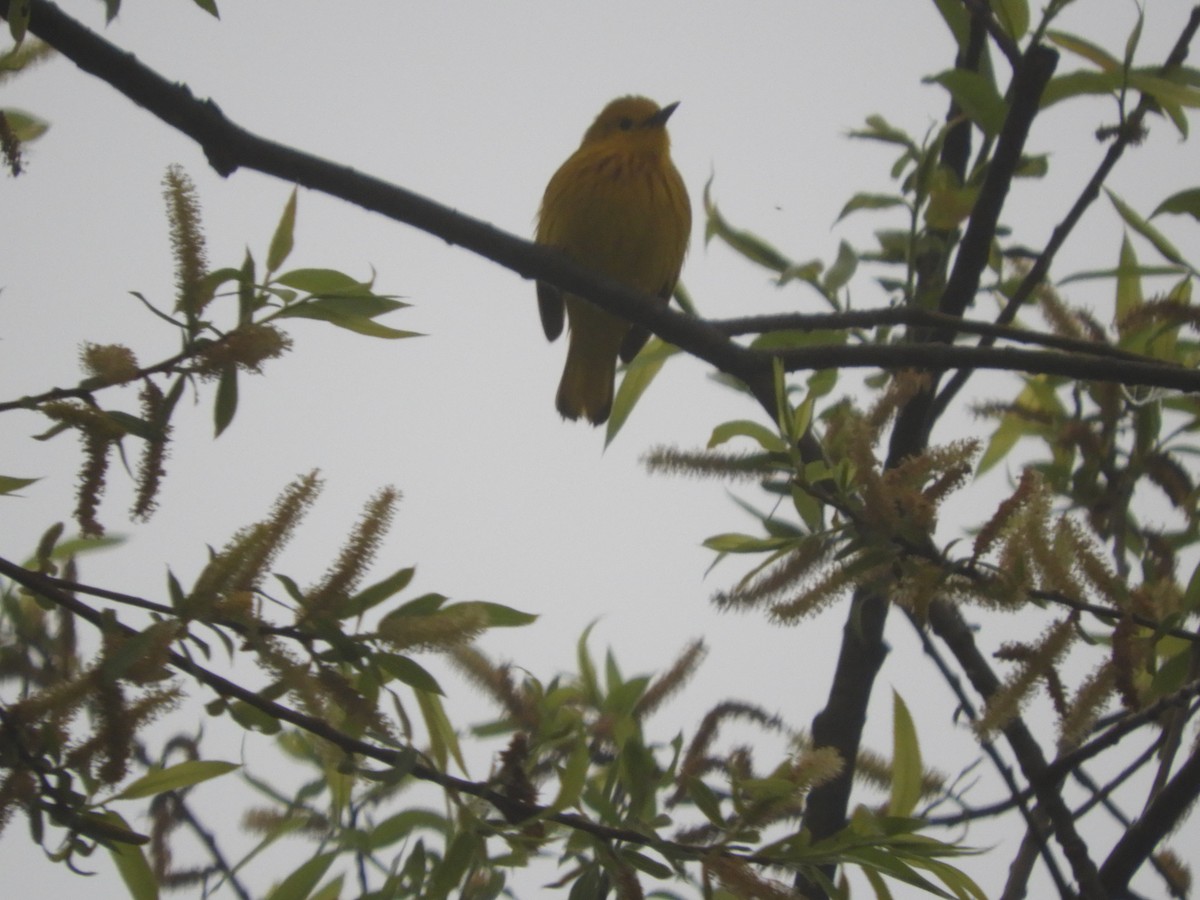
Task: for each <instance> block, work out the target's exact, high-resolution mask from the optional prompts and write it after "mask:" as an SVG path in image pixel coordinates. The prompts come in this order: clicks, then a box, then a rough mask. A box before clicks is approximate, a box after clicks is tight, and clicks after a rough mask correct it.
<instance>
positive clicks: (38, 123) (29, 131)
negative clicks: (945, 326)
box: [0, 109, 50, 144]
mask: <svg viewBox="0 0 1200 900" xmlns="http://www.w3.org/2000/svg"><path fill="white" fill-rule="evenodd" d="M0 113H3V114H4V121H5V122H7V123H8V129H9V131H11V132H12V133H13V137H15V138H16V139H17V140H18V141H20V142H21V143H23V144H28V143H29V142H30V141H36V140H37V139H38V138H40V137H41V136H42V135H43V134H45V133H46V131H47V130H48V129H49V128H50V123H49V122H46V121H43V120H42V119H39V118H38V117H37V116H35V115H32V114H30V113H27V112H22V111H21V110H19V109H0Z"/></svg>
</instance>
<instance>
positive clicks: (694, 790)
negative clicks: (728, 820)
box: [684, 775, 725, 828]
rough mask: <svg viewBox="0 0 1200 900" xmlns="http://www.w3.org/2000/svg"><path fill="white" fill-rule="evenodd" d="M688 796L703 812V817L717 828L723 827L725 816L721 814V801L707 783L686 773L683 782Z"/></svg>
mask: <svg viewBox="0 0 1200 900" xmlns="http://www.w3.org/2000/svg"><path fill="white" fill-rule="evenodd" d="M684 784H685V786H686V787H687V792H688V796H689V797H691V798H692V802H693V803H695V804H696V808H697V809H698V810H700V812H702V813H704V817H705V818H706V819H708V820H709V821H710V822H712V823H713V824H714V825H716V826H717V827H718V828H724V827H725V817H724V816H723V815H721V801H720V800H718V799H717V795H716V794H714V793H713V792H712V789H711V788H709V786H708V785H707V784H705V783H704V782H703V781H701V780H700V779H699V778H697V777H696V776H694V775H688V776H687V778H686V779H685V782H684Z"/></svg>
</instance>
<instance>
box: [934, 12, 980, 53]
mask: <svg viewBox="0 0 1200 900" xmlns="http://www.w3.org/2000/svg"><path fill="white" fill-rule="evenodd" d="M933 4H934V6H936V7H937V9H938V12H939V13H941V15H942V20H943V21H944V22H945V23H946V27H947V28H949V29H950V33H951V34H952V35H954V40H955V41H957V42H958V46H959V49H960V50H965V49H966V47H967V44H968V43H969V41H970V35H971V19H970V16H969V15H968V13H967V10H966V8H965V7H964V6H963V4H962V2H961V0H933Z"/></svg>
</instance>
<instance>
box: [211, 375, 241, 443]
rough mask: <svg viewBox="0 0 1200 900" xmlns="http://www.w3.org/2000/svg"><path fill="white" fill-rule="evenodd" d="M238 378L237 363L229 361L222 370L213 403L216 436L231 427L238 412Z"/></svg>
mask: <svg viewBox="0 0 1200 900" xmlns="http://www.w3.org/2000/svg"><path fill="white" fill-rule="evenodd" d="M237 378H238V370H237V364H236V363H227V364H226V366H225V368H224V369H222V371H221V377H220V379H219V380H218V381H217V399H216V402H215V403H214V404H213V425H214V428H215V431H216V434H215V436H216V437H220V436H221V432H223V431H224V430H225V429H226V428H228V427H229V423H230V422H232V421H233V417H234V416H235V415H236V414H237V405H238V384H237Z"/></svg>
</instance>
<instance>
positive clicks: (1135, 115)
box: [933, 6, 1200, 416]
mask: <svg viewBox="0 0 1200 900" xmlns="http://www.w3.org/2000/svg"><path fill="white" fill-rule="evenodd" d="M1197 29H1200V6H1194V7H1192V12H1191V15H1190V16H1189V17H1188V21H1187V24H1186V25H1184V28H1183V31H1182V32H1181V33H1180V35H1179V39H1178V40H1177V41H1176V42H1175V46H1174V47H1172V48H1171V52H1170V54H1168V56H1167V60H1166V62H1165V63H1163V65H1162V68H1161V69H1160V70H1159V71H1160V74H1167V73H1169V72H1170V71H1171V70H1173V69H1175V68H1178V67H1179V66H1181V65H1183V62H1184V60H1186V59H1187V56H1188V49H1189V47H1190V46H1191V43H1192V39H1193V38H1194V37H1195V36H1196V30H1197ZM1154 108H1155V105H1154V101H1153V99H1152V98H1150V97H1149V96H1148V95H1142V99H1141V100H1140V101H1139V103H1138V105H1137V107H1136V108H1135V109H1134V111H1133V112H1132V113H1130V115H1129V117H1128V119H1126V121H1125V127H1124V128H1122V129H1121V130H1120V131H1119V133H1118V134H1117V138H1116V140H1115V141H1113V145H1112V146H1111V147H1109V148H1108V153H1106V154H1105V155H1104V159H1103V160H1102V161H1101V163H1100V165H1099V166H1098V167H1097V168H1096V171H1095V172H1094V173H1093V174H1092V177H1091V178H1090V179H1089V180H1088V183H1087V185H1085V186H1084V189H1083V191H1082V192H1080V194H1079V197H1078V199H1077V200H1076V201H1075V203H1074V205H1073V206H1072V207H1071V209H1070V211H1069V212H1068V213H1067V215H1066V217H1065V218H1064V219H1063V220H1062V222H1060V223H1059V224H1058V225H1057V226H1056V227H1055V228H1054V231H1053V232H1052V233H1051V235H1050V240H1049V241H1048V242H1047V244H1046V246H1045V248H1044V249H1043V250H1042V252H1041V253H1040V254H1039V255H1038V258H1037V260H1036V261H1035V262H1034V264H1033V266H1032V268H1030V270H1029V271H1028V272H1027V273H1026V274H1025V277H1024V278H1023V279H1022V280H1021V284H1020V285H1018V286H1017V289H1016V290H1015V291H1014V292H1013V294H1012V296H1011V297H1010V298H1009V300H1008V303H1007V304H1006V305H1005V307H1004V309H1003V310H1001V311H1000V315H999V316H998V317H997V318H996V323H997V324H999V325H1007V324H1008V323H1010V322H1011V321H1012V320H1013V319H1015V318H1016V316H1017V311H1018V310H1019V309H1020V308H1021V306H1022V304H1024V303H1025V301H1026V300H1028V299H1029V297H1030V296H1031V295H1032V294H1033V292H1034V290H1035V289H1036V288H1037V287H1038V285H1040V284H1041V283H1042V281H1043V280H1045V278H1046V276H1047V275H1048V274H1049V273H1050V264H1051V263H1052V262H1053V261H1054V257H1055V256H1056V255H1057V254H1058V251H1059V250H1060V249H1061V248H1062V246H1063V244H1065V243H1066V241H1067V238H1068V237H1069V236H1070V234H1071V232H1072V231H1074V230H1075V226H1076V225H1078V224H1079V220H1080V219H1082V218H1083V214H1084V213H1085V212H1086V211H1087V209H1088V207H1089V206H1091V205H1092V203H1093V202H1094V201H1095V200H1096V198H1097V197H1099V196H1100V188H1101V187H1103V186H1104V182H1105V181H1106V180H1108V176H1109V173H1110V172H1112V170H1113V169H1114V168H1115V167H1116V165H1117V163H1118V162H1119V161H1120V159H1121V156H1122V155H1124V153H1125V148H1126V147H1128V146H1129V145H1130V144H1131V143H1134V142H1135V139H1136V137H1137V135H1139V134H1140V133H1141V130H1142V122H1143V120H1144V119H1145V118H1146V116H1147V115H1148V114H1149V113H1150V112H1151V110H1153V109H1154ZM990 344H991V340H989V339H988V338H984V339H983V340H982V341H980V346H987V345H990ZM971 374H972V373H971V370H969V369H960V370H959V371H957V372H955V373H954V375H953V376H952V377H951V378H950V379H949V380H948V381H947V382H946V385H945V387H943V388H942V390H941V392H940V393H939V394H938V396H937V399H936V400H935V401H934V405H933V415H934V416H939V415H941V413H942V412H944V411H945V409H946V408H947V406H949V404H950V401H951V400H953V399H954V397H955V396H956V395H957V394H958V392H959V391H960V390H962V388H963V386H964V385H965V384H966V383H967V380H968V379H969V378H970V377H971Z"/></svg>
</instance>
